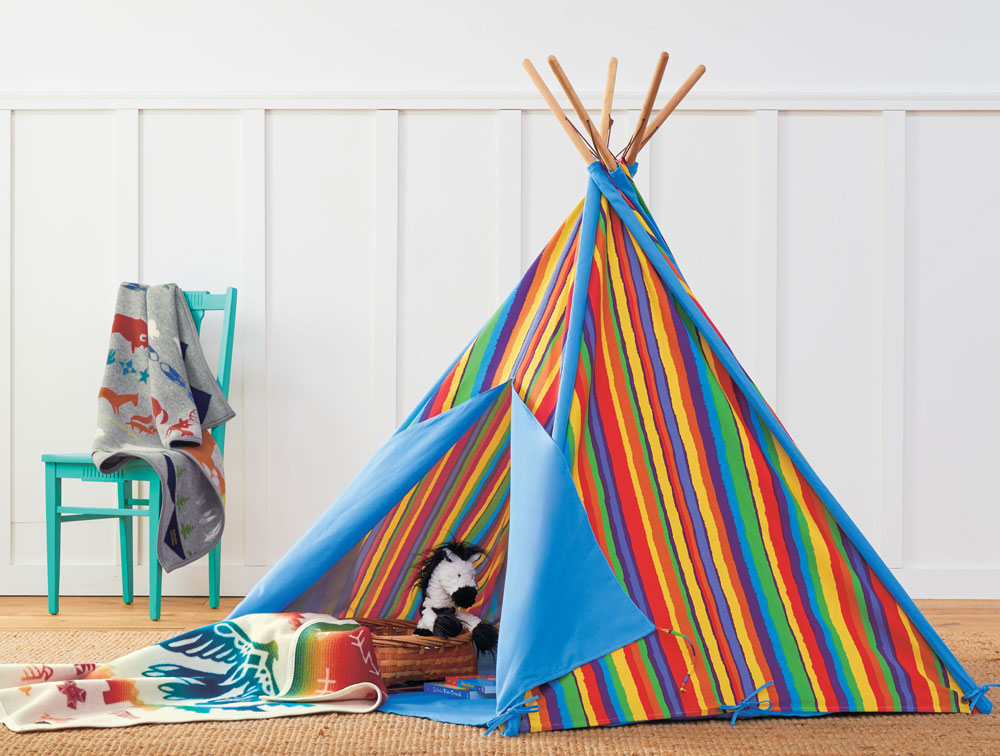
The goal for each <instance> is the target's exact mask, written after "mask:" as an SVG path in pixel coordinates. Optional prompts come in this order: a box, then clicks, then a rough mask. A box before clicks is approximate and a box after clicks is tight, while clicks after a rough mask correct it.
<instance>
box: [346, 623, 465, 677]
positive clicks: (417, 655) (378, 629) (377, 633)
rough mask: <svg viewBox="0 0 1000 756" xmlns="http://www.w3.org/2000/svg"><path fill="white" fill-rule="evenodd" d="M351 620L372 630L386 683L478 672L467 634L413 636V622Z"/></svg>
mask: <svg viewBox="0 0 1000 756" xmlns="http://www.w3.org/2000/svg"><path fill="white" fill-rule="evenodd" d="M354 619H355V620H356V621H357V622H359V623H361V624H362V625H364V626H365V627H367V628H368V629H369V630H371V631H372V645H373V646H374V647H375V658H376V659H378V666H379V669H381V670H382V679H383V680H385V684H386V685H393V684H396V683H402V682H420V681H423V680H441V679H443V678H445V677H448V676H449V675H475V674H476V672H477V671H478V663H477V660H476V647H475V646H474V645H473V643H472V634H471V633H468V632H464V633H462V634H461V635H456V636H455V637H454V638H440V637H438V636H436V635H414V634H413V630H414V629H415V628H416V626H417V623H416V622H410V621H409V620H386V619H376V618H369V617H355V618H354Z"/></svg>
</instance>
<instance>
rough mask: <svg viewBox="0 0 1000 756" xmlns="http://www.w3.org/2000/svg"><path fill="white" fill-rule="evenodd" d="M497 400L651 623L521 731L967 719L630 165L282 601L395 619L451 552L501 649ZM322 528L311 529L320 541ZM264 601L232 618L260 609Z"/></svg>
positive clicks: (941, 665) (917, 626)
mask: <svg viewBox="0 0 1000 756" xmlns="http://www.w3.org/2000/svg"><path fill="white" fill-rule="evenodd" d="M488 392H490V393H489V396H487V393H488ZM513 392H516V393H517V396H518V397H519V398H520V400H521V401H523V403H524V405H525V406H526V407H527V408H528V410H530V412H531V415H532V416H533V417H534V419H535V420H537V422H538V424H539V425H540V426H541V427H542V428H544V429H545V432H546V433H547V434H548V436H549V437H551V439H552V440H553V441H554V442H555V443H556V445H557V448H558V449H561V450H562V452H563V454H564V456H565V461H566V465H567V466H568V470H569V474H570V475H571V476H572V480H573V483H574V484H575V488H576V493H577V494H578V495H579V504H580V506H581V507H582V508H583V510H584V511H585V513H586V516H587V519H588V520H589V524H590V527H591V529H592V531H593V534H594V536H595V537H596V540H597V544H598V546H599V547H600V550H601V551H603V554H604V556H605V557H606V559H607V563H608V565H609V567H610V570H611V571H612V572H613V574H614V576H615V577H616V578H617V581H618V583H619V584H620V586H621V588H622V590H623V591H624V592H625V594H627V597H628V598H629V599H631V601H632V602H633V603H634V604H635V606H636V607H638V609H639V611H641V612H642V614H644V615H645V617H646V618H647V619H648V620H650V621H651V622H652V623H653V624H654V625H655V627H656V628H657V630H656V631H654V632H652V633H650V634H649V635H646V636H645V637H641V638H639V639H638V640H635V641H634V642H631V643H628V644H626V645H624V646H623V647H621V648H617V649H615V650H613V651H612V652H611V653H607V654H606V655H603V656H600V657H599V658H592V657H587V659H588V661H587V663H584V664H582V665H581V666H578V667H576V668H575V669H567V670H566V672H565V674H562V676H560V677H558V679H553V680H549V681H547V682H544V683H542V684H537V683H536V682H532V683H531V685H532V686H533V687H532V688H531V689H530V690H525V691H524V699H537V700H536V701H535V703H536V705H537V710H534V711H527V712H526V715H525V716H523V717H522V718H521V721H520V728H521V729H522V730H529V729H530V730H532V731H538V730H555V729H566V728H573V727H584V726H594V725H609V724H621V723H626V722H637V721H645V720H656V719H683V718H691V717H706V716H719V715H727V716H728V715H730V714H732V715H733V716H736V715H759V714H762V713H767V714H770V715H802V716H807V715H813V714H819V713H836V712H957V711H966V712H967V711H970V707H969V703H968V701H967V699H966V698H965V696H967V695H971V694H974V692H975V683H974V682H973V681H972V680H971V678H969V676H968V674H967V673H966V672H965V671H964V670H963V669H962V667H961V665H960V664H959V663H958V661H957V660H956V659H955V658H954V656H953V655H952V654H951V652H950V651H949V650H948V649H947V647H946V646H945V645H944V643H943V642H942V641H941V639H940V638H939V637H938V636H937V634H936V633H935V632H934V630H933V629H932V628H931V627H930V625H929V624H928V623H927V622H926V620H925V619H924V618H923V617H922V616H921V615H920V612H919V611H918V610H917V608H916V607H915V606H914V605H913V602H912V601H911V600H910V599H909V597H908V596H907V595H906V594H905V592H904V591H903V589H902V588H901V587H900V585H899V583H898V582H897V581H896V580H895V578H894V577H893V576H892V574H891V573H890V572H889V570H888V569H887V568H886V566H885V564H884V563H883V562H882V561H881V559H879V557H878V555H877V554H876V553H875V552H874V550H873V549H872V547H871V546H870V545H869V544H868V543H867V541H866V540H865V539H864V537H863V536H862V535H861V534H860V532H859V531H858V530H857V528H856V527H855V526H854V524H853V523H852V522H851V521H850V519H849V518H848V517H847V515H846V514H845V513H844V511H843V509H842V508H841V507H840V505H839V504H838V503H837V502H836V500H835V499H834V498H833V496H832V495H831V494H830V492H829V491H828V490H827V489H826V487H825V486H824V485H823V484H822V482H821V481H820V480H819V478H818V477H817V476H816V474H815V472H814V471H813V470H812V469H811V468H810V467H809V465H808V463H807V462H806V461H805V459H804V458H803V457H802V454H801V452H800V450H799V449H798V448H797V447H796V446H795V444H794V443H793V442H792V441H791V439H790V438H789V437H788V434H787V432H786V431H785V429H784V428H783V427H782V426H781V423H780V422H779V421H778V419H777V418H776V416H775V414H774V412H773V410H772V409H771V408H770V407H769V406H768V405H767V403H766V402H765V401H764V399H763V397H762V396H761V394H760V392H759V391H758V390H757V388H756V387H755V386H754V384H753V383H752V381H751V380H750V378H749V377H748V375H747V373H746V372H745V371H744V370H743V368H742V367H741V366H740V365H739V363H738V362H737V361H736V358H735V357H734V356H733V353H732V352H731V350H730V349H729V347H728V346H727V345H726V342H725V341H724V340H723V338H722V336H721V334H719V332H718V331H717V329H716V328H715V326H714V325H713V324H712V322H711V321H710V320H709V318H708V317H707V315H706V314H705V312H704V311H703V310H702V308H701V307H700V305H699V304H698V302H697V300H696V299H695V298H694V297H693V295H692V293H691V291H690V289H689V287H688V285H687V283H686V282H685V280H684V278H683V276H682V275H681V273H680V271H679V269H678V267H677V264H676V262H675V260H674V258H673V256H672V254H671V252H670V250H669V248H668V247H667V245H666V242H665V241H664V240H663V237H662V235H661V233H660V231H659V229H658V228H657V227H656V224H655V222H654V221H653V219H652V216H651V215H650V213H649V211H648V209H647V208H646V206H645V204H644V203H643V201H642V198H641V197H640V196H639V194H638V191H637V190H636V188H635V184H634V183H633V182H632V180H631V177H630V175H629V173H628V171H627V170H622V169H619V170H617V171H615V173H613V174H608V173H607V172H605V171H604V170H603V169H602V168H601V167H600V165H599V164H597V163H595V164H594V165H592V166H591V168H590V185H589V187H588V194H587V198H586V199H585V200H584V201H583V202H581V203H580V204H579V205H578V206H577V207H576V208H575V209H574V210H573V211H572V212H571V213H570V215H569V217H568V218H567V219H566V220H565V221H564V222H563V224H562V225H561V226H560V227H559V229H558V230H557V231H556V233H555V234H554V235H553V237H552V239H551V240H550V242H549V243H548V244H547V245H546V246H545V248H544V249H543V250H542V252H541V254H540V255H539V256H538V258H537V259H536V260H535V262H534V263H533V264H532V265H531V267H530V268H529V269H528V271H527V273H526V274H525V275H524V277H523V278H522V280H521V282H520V283H519V284H518V286H517V287H516V289H515V290H514V291H513V292H512V293H511V294H510V296H509V297H508V298H507V300H506V301H505V302H504V303H503V304H502V305H501V306H500V308H499V309H498V310H497V312H496V314H495V315H494V316H493V317H492V318H491V319H490V321H489V322H488V323H487V324H486V325H485V326H484V327H483V328H482V330H481V331H480V332H479V334H478V335H477V336H476V338H475V339H473V341H472V343H471V344H470V345H469V346H468V347H467V348H466V349H465V351H464V352H463V353H462V354H461V355H460V356H459V358H458V359H457V360H456V362H455V363H454V365H453V366H452V367H451V368H449V370H448V371H447V372H446V373H445V374H444V375H443V376H442V378H441V379H440V380H439V382H438V383H437V385H436V386H435V387H434V388H433V389H432V390H431V391H430V393H429V394H428V395H427V396H426V397H425V399H424V400H423V401H422V402H421V403H420V404H419V406H418V407H417V408H416V409H415V410H414V412H413V414H412V415H411V416H410V418H408V419H407V421H406V422H405V423H404V424H403V426H402V427H401V428H400V430H399V431H398V432H397V434H396V436H395V437H394V438H395V439H402V438H404V434H414V433H419V432H421V429H427V432H428V433H431V432H436V431H432V430H431V429H432V428H433V427H440V426H439V425H437V426H436V425H435V424H436V423H438V422H439V421H443V420H445V419H446V418H448V417H449V416H452V415H454V413H456V412H460V411H461V407H463V405H465V403H466V402H470V400H476V401H477V402H478V401H480V400H487V399H488V402H489V403H488V404H484V405H483V406H484V407H485V409H484V410H483V411H482V413H481V414H480V415H478V416H477V417H476V419H475V420H474V421H473V422H471V423H470V424H469V425H468V427H465V426H463V430H462V432H461V433H460V434H458V435H456V436H455V437H454V438H455V439H457V440H454V441H452V440H450V438H449V441H448V446H447V448H446V450H445V452H444V453H443V454H441V455H440V456H439V457H436V458H434V459H432V460H429V461H428V462H427V463H426V464H423V463H421V465H422V466H420V467H419V469H418V470H417V472H416V473H415V474H414V477H412V478H407V481H409V480H416V482H415V484H413V485H412V486H410V484H409V482H407V483H406V485H407V486H410V487H409V488H408V489H403V488H400V491H403V490H405V491H406V492H405V495H402V496H399V495H398V494H393V497H392V498H391V499H390V500H387V501H384V500H380V503H379V504H378V507H379V512H380V514H378V515H377V521H374V525H371V526H369V525H365V526H364V527H365V530H363V531H359V534H360V533H364V537H363V538H362V539H361V540H360V542H358V543H357V545H356V546H355V547H354V548H341V549H340V550H339V551H338V552H337V553H335V554H331V555H329V556H330V557H331V558H330V560H329V565H330V566H329V567H327V566H324V567H323V569H326V570H327V571H326V572H325V573H323V577H322V579H320V580H318V581H316V583H315V585H312V586H305V589H306V590H304V591H302V590H299V591H298V593H300V594H301V595H300V598H299V599H297V600H296V601H293V602H292V603H291V605H290V606H287V607H282V608H289V609H292V610H300V611H325V612H329V613H331V614H335V615H337V616H345V617H355V616H380V617H390V618H409V619H413V618H415V617H416V616H417V615H418V613H419V607H418V601H419V596H418V595H417V594H416V592H415V591H414V590H413V589H412V578H413V567H414V564H415V562H416V561H417V559H418V557H419V555H420V553H421V552H423V551H425V550H426V549H428V548H430V547H432V546H434V545H435V544H437V543H440V542H442V541H445V540H447V539H449V538H452V537H457V538H462V539H467V540H471V541H474V542H476V543H478V544H480V545H482V546H484V547H486V548H487V549H489V550H490V553H491V557H490V559H489V560H488V562H487V565H488V566H487V569H486V570H485V571H484V573H483V574H482V575H481V576H480V588H481V589H482V590H481V600H480V603H479V604H477V605H476V606H475V607H474V609H473V611H475V612H477V613H479V614H480V615H482V616H484V617H486V618H487V619H490V620H501V632H500V643H501V646H502V644H503V639H504V632H503V621H502V619H501V615H502V608H503V606H502V605H503V601H502V597H503V592H504V578H505V557H506V554H507V545H508V541H507V539H508V525H509V516H510V515H509V512H510V504H511V502H510V491H511V488H510V482H511V407H512V401H513ZM465 406H471V405H465ZM476 411H477V412H478V411H479V410H478V409H477V410H476ZM561 418H562V419H561ZM406 438H415V436H412V435H411V436H406ZM556 456H557V457H558V454H557V455H556ZM381 469H382V468H380V467H379V466H378V464H376V466H375V467H374V468H372V469H371V470H368V471H367V472H366V473H363V474H362V476H359V478H361V477H364V476H365V475H367V476H368V477H369V478H373V477H377V476H378V475H380V474H382V473H380V470H381ZM335 506H336V505H335ZM518 506H530V502H518ZM344 507H345V511H353V508H354V507H356V501H355V500H354V499H352V500H351V501H350V502H349V503H348V504H345V505H344ZM331 509H334V508H331ZM515 511H520V510H517V509H515ZM334 522H339V521H336V520H333V519H331V520H329V523H324V524H323V525H322V527H320V526H317V529H319V530H321V531H322V533H323V534H324V535H323V537H324V538H326V535H325V534H327V533H329V532H332V530H333V529H334V528H333V525H332V523H334ZM351 522H352V523H355V524H353V525H352V527H355V528H356V527H358V526H357V524H356V522H355V520H353V519H352V520H351ZM307 541H308V539H307V538H304V539H303V542H304V543H305V542H307ZM317 543H319V542H318V541H317ZM315 548H316V549H317V550H318V549H319V548H320V547H319V546H316V547H315ZM324 548H325V547H324ZM317 553H318V551H317ZM335 560H336V561H335ZM304 563H305V562H303V561H299V562H295V563H294V564H295V565H299V564H304ZM295 569H300V568H299V567H296V568H295ZM287 570H288V572H287V573H286V574H293V573H292V570H293V567H291V566H290V567H288V568H287ZM286 579H287V578H286ZM265 582H266V581H262V584H264V583H265ZM267 591H268V589H267V587H266V586H265V588H263V589H261V590H258V589H255V592H254V594H253V599H254V600H253V602H251V603H250V604H248V608H249V609H254V610H257V611H260V610H274V609H275V608H273V607H268V606H267V605H266V596H267ZM593 600H594V601H598V602H599V601H600V600H601V597H600V596H593ZM262 602H264V603H262ZM241 606H242V605H241ZM632 637H635V636H632ZM574 663H576V662H574ZM501 675H502V670H500V669H498V681H499V679H500V676H501ZM518 691H520V688H518ZM979 708H981V709H983V710H987V711H988V709H989V704H988V702H985V701H982V702H981V703H980V705H979ZM518 713H519V712H515V714H518ZM498 714H502V712H498ZM428 716H429V715H428Z"/></svg>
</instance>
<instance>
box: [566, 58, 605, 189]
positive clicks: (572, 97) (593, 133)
mask: <svg viewBox="0 0 1000 756" xmlns="http://www.w3.org/2000/svg"><path fill="white" fill-rule="evenodd" d="M549 67H550V68H551V69H552V73H554V74H555V75H556V79H558V80H559V86H561V87H562V88H563V91H564V92H565V93H566V96H567V97H568V98H569V101H570V104H571V105H572V106H573V109H574V110H575V111H576V115H577V117H578V118H579V119H580V121H582V122H583V130H584V133H585V134H587V135H588V136H590V138H591V140H592V141H593V142H594V147H595V148H596V149H597V155H598V157H599V158H600V159H601V164H602V165H603V166H604V167H605V168H606V169H607V170H609V171H613V170H615V168H617V167H618V161H617V160H615V156H614V155H612V154H611V150H609V149H608V146H607V145H606V144H605V143H604V142H603V141H601V136H600V134H599V133H598V131H597V129H596V128H595V127H594V122H593V121H591V120H590V114H589V113H588V112H587V109H586V108H585V107H583V103H582V102H581V101H580V96H579V95H578V94H577V93H576V90H575V89H573V85H572V84H570V83H569V78H568V77H567V76H566V72H565V71H563V67H562V66H561V65H559V61H558V60H556V56H555V55H550V56H549Z"/></svg>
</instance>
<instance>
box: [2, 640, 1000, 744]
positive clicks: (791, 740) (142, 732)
mask: <svg viewBox="0 0 1000 756" xmlns="http://www.w3.org/2000/svg"><path fill="white" fill-rule="evenodd" d="M171 634H172V633H157V632H148V631H130V632H88V633H76V632H73V631H46V632H34V633H25V632H3V633H0V662H70V663H72V662H78V661H108V660H110V659H113V658H115V657H116V656H120V655H122V654H123V653H125V652H127V651H130V650H132V649H134V648H138V647H140V646H143V645H146V644H149V643H154V642H156V641H158V640H162V639H163V638H165V637H167V636H168V635H171ZM943 635H944V639H945V641H946V642H947V643H948V644H949V645H950V646H951V648H952V650H953V651H954V652H955V654H956V656H958V658H959V659H961V660H962V662H963V663H964V664H965V665H966V669H968V671H969V673H970V674H971V675H972V676H973V678H974V679H975V680H976V681H977V682H979V683H984V682H1000V633H995V632H968V631H952V632H945V633H943ZM993 699H994V701H997V700H998V696H993ZM493 753H497V754H532V755H533V756H534V755H535V754H539V755H542V756H548V755H549V754H553V755H554V754H559V756H562V755H563V754H574V755H575V754H582V755H585V756H586V755H589V754H614V755H615V756H640V755H641V756H645V755H646V754H707V755H709V756H715V754H719V755H720V756H722V755H723V754H724V755H725V756H731V755H733V754H747V755H755V754H767V755H768V756H774V755H784V754H788V755H789V756H791V755H795V756H800V755H801V756H806V755H810V756H811V755H812V754H815V755H816V756H820V755H822V756H840V755H842V754H901V755H905V756H917V755H918V754H933V755H934V756H937V755H938V754H958V755H960V756H971V755H972V754H1000V713H997V714H993V715H991V716H983V715H974V716H969V715H964V714H943V715H932V714H914V715H889V716H885V715H857V716H854V715H851V716H834V717H815V718H809V719H794V718H780V719H779V718H775V719H756V720H749V721H743V722H740V723H739V724H737V726H736V727H730V726H729V722H728V721H718V720H713V721H700V722H676V723H649V724H638V725H629V726H626V727H602V728H596V729H588V730H574V731H568V732H546V733H536V734H531V735H521V736H519V737H517V738H502V737H497V736H496V735H492V736H490V737H489V738H484V737H483V736H482V734H481V730H479V729H475V728H471V727H459V726H456V725H446V724H440V723H437V722H429V721H426V720H422V719H413V718H411V717H400V716H395V715H392V714H378V713H376V714H365V715H346V714H339V715H337V714H334V715H316V716H303V717H289V718H287V719H269V720H251V721H246V722H225V723H223V722H207V723H195V724H172V725H142V726H138V727H125V728H121V729H115V730H64V731H60V732H51V733H48V732H42V733H26V734H21V735H15V734H14V733H11V732H9V731H8V730H7V729H6V728H4V727H2V726H0V754H18V756H21V755H22V754H25V755H27V754H72V755H73V756H91V754H92V755H93V756H119V755H121V756H125V755H126V754H128V755H129V756H131V755H132V754H156V756H170V755H171V754H185V755H187V754H192V755H194V756H214V755H215V754H223V755H224V756H235V755H236V754H240V755H241V756H242V755H243V754H261V755H263V754H281V755H282V756H284V755H286V754H287V755H289V756H307V755H309V754H350V756H363V755H364V754H380V755H381V754H386V755H395V754H401V755H402V754H406V755H407V756H432V755H433V756H439V755H441V756H473V755H475V754H493Z"/></svg>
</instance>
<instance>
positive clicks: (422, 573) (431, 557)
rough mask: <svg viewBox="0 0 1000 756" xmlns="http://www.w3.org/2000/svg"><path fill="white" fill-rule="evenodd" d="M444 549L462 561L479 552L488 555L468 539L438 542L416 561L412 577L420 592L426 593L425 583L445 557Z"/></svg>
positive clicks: (414, 585)
mask: <svg viewBox="0 0 1000 756" xmlns="http://www.w3.org/2000/svg"><path fill="white" fill-rule="evenodd" d="M446 551H450V552H451V553H452V554H454V555H455V556H457V557H458V558H459V559H461V560H462V561H467V560H469V559H472V558H473V557H475V556H477V555H479V554H482V555H483V556H489V555H488V554H487V553H486V549H484V548H481V547H480V546H476V545H475V544H473V543H469V542H468V541H448V543H442V544H439V545H437V546H435V547H434V548H433V549H431V550H430V551H428V552H426V553H425V554H424V555H423V557H422V558H421V559H420V561H419V562H417V565H416V568H417V574H416V577H414V579H413V587H414V588H416V589H417V590H418V591H420V592H421V593H426V591H427V584H428V583H430V581H431V575H433V574H434V570H436V569H437V567H438V565H439V564H441V562H443V561H444V560H445V559H446V558H447V557H446V556H445V552H446Z"/></svg>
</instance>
